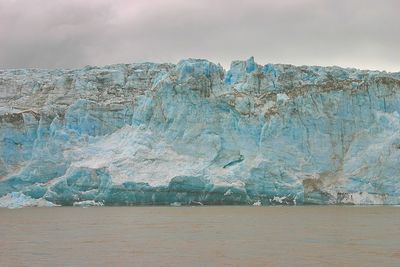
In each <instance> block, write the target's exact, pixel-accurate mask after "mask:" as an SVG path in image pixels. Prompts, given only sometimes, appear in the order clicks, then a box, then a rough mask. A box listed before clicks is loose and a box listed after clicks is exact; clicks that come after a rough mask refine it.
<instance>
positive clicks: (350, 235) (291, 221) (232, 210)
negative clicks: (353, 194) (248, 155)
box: [0, 206, 400, 267]
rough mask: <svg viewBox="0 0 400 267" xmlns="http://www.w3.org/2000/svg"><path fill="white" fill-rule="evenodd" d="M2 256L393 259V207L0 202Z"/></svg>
mask: <svg viewBox="0 0 400 267" xmlns="http://www.w3.org/2000/svg"><path fill="white" fill-rule="evenodd" d="M0 266H115V267H116V266H400V208H398V207H334V206H321V207H320V206H309V207H226V206H222V207H178V208H174V207H99V208H87V209H83V208H72V207H71V208H68V207H60V208H30V209H18V210H6V209H0Z"/></svg>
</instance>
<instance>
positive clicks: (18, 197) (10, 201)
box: [0, 192, 58, 209]
mask: <svg viewBox="0 0 400 267" xmlns="http://www.w3.org/2000/svg"><path fill="white" fill-rule="evenodd" d="M55 206H58V205H56V204H54V203H52V202H50V201H47V200H45V199H42V198H39V199H34V198H31V197H30V196H27V195H24V194H23V193H21V192H12V193H8V194H7V195H5V196H3V197H1V198H0V208H9V209H16V208H25V207H55Z"/></svg>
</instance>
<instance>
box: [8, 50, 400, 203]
mask: <svg viewBox="0 0 400 267" xmlns="http://www.w3.org/2000/svg"><path fill="white" fill-rule="evenodd" d="M399 114H400V73H386V72H379V71H364V70H357V69H344V68H339V67H317V66H300V67H298V66H292V65H282V64H266V65H259V64H257V63H255V62H254V58H252V57H251V58H249V59H248V60H246V61H234V62H232V64H231V68H230V70H229V71H225V70H224V69H223V68H222V67H221V66H220V65H216V64H214V63H211V62H209V61H207V60H201V59H187V60H182V61H180V62H179V63H178V64H176V65H175V64H154V63H141V64H125V65H124V64H118V65H112V66H106V67H85V68H83V69H77V70H37V69H26V70H0V202H1V197H3V199H5V198H4V197H6V196H7V199H10V197H11V196H21V195H20V193H22V194H23V195H22V196H23V197H25V196H26V197H29V199H31V198H32V199H40V200H45V201H47V202H45V203H48V202H51V203H54V204H57V205H73V204H74V203H103V204H104V205H139V204H144V205H164V204H166V205H169V204H173V205H201V204H205V205H206V204H253V203H261V204H262V205H271V204H290V205H292V204H400V115H399ZM16 192H18V194H17V193H16Z"/></svg>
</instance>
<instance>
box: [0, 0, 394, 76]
mask: <svg viewBox="0 0 400 267" xmlns="http://www.w3.org/2000/svg"><path fill="white" fill-rule="evenodd" d="M250 56H254V57H255V60H256V62H258V63H259V64H266V63H291V64H295V65H323V66H325V65H339V66H345V67H357V68H362V69H379V70H387V71H400V1H399V0H380V1H379V0H273V1H269V0H246V1H245V0H242V1H239V0H130V1H129V0H96V1H94V0H93V1H90V0H0V68H25V67H39V68H60V67H61V68H75V67H82V66H85V65H106V64H113V63H132V62H143V61H153V62H172V63H176V62H177V61H179V60H180V59H182V58H189V57H191V58H206V59H209V60H211V61H213V62H215V63H218V62H219V63H221V64H222V65H223V66H224V67H228V66H229V64H230V62H231V61H232V60H235V59H246V58H248V57H250Z"/></svg>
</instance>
